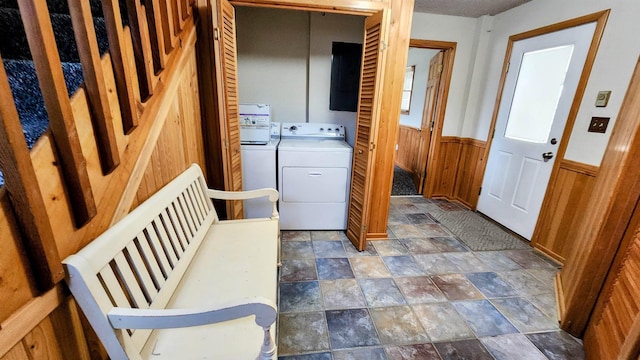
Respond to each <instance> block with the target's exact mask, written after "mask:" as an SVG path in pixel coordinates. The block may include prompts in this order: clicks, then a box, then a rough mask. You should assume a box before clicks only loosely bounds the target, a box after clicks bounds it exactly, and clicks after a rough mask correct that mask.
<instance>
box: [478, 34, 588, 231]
mask: <svg viewBox="0 0 640 360" xmlns="http://www.w3.org/2000/svg"><path fill="white" fill-rule="evenodd" d="M595 27H596V23H595V22H593V23H588V24H584V25H580V26H576V27H572V28H568V29H564V30H559V31H555V32H552V33H548V34H544V35H539V36H536V37H532V38H528V39H523V40H520V41H517V42H515V43H513V48H512V52H511V58H510V60H509V70H508V73H507V75H506V78H505V82H504V89H503V95H502V98H501V100H500V105H499V106H500V107H499V110H498V117H497V120H496V125H495V130H494V133H493V140H492V143H491V149H490V150H489V158H488V161H487V168H486V170H485V175H484V179H483V182H482V192H481V194H480V198H479V200H478V211H480V212H482V213H484V214H486V215H487V216H489V217H491V218H492V219H494V220H495V221H497V222H499V223H500V224H502V225H504V226H506V227H507V228H509V229H511V230H512V231H514V232H515V233H517V234H519V235H521V236H523V237H524V238H526V239H528V240H530V239H531V236H532V234H533V230H534V229H535V225H536V222H537V220H538V215H539V213H540V208H541V207H542V202H543V199H544V195H545V193H546V189H547V185H548V183H549V178H550V176H551V171H552V169H553V163H554V161H555V160H556V157H555V153H556V152H557V149H558V148H559V145H560V141H561V140H563V139H562V134H563V131H564V127H565V124H566V122H567V118H568V116H569V111H570V109H571V105H572V103H573V99H574V95H575V92H576V89H577V86H578V82H579V81H580V76H581V74H582V70H583V67H584V63H585V60H586V58H587V53H588V51H589V47H590V45H591V40H592V38H593V34H594V31H595ZM564 140H568V139H564ZM543 154H546V155H547V156H545V155H543ZM550 156H552V157H550ZM545 157H546V158H545Z"/></svg>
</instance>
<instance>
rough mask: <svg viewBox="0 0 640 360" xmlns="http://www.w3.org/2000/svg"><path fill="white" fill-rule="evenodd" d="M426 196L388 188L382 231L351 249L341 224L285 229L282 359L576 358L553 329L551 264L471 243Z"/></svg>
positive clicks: (445, 206)
mask: <svg viewBox="0 0 640 360" xmlns="http://www.w3.org/2000/svg"><path fill="white" fill-rule="evenodd" d="M434 206H437V207H438V209H439V210H440V211H442V210H444V211H467V210H465V209H463V208H461V207H459V206H457V205H456V204H452V203H448V202H443V201H437V200H427V199H424V198H422V197H392V198H391V211H390V214H389V236H390V237H391V238H392V239H390V240H379V241H371V242H369V244H368V247H367V249H366V250H365V251H364V252H358V251H356V250H355V248H354V247H353V245H352V244H351V243H350V242H349V240H348V239H347V238H346V236H345V234H344V233H342V232H338V231H283V232H282V268H281V270H280V283H279V311H280V315H279V320H278V321H279V325H278V330H279V334H278V353H279V356H280V359H289V360H292V359H300V360H302V359H305V360H320V359H322V360H324V359H333V360H341V359H362V360H370V359H371V360H376V359H390V360H391V359H394V360H395V359H445V360H448V359H499V360H501V359H522V360H525V359H583V358H584V353H583V349H582V344H581V342H580V341H579V340H577V339H575V338H573V337H571V336H570V335H568V334H567V333H565V332H563V331H561V330H560V329H559V328H558V320H557V314H556V304H555V294H554V285H553V276H554V274H555V273H556V272H557V271H558V267H557V265H556V264H555V263H553V262H552V261H550V260H547V259H546V258H545V257H544V256H542V255H540V254H538V253H536V252H535V251H534V250H533V249H531V250H504V251H482V252H472V251H470V250H469V249H468V248H467V247H466V246H465V245H464V244H463V243H462V242H460V241H459V240H457V239H456V238H455V236H453V235H452V233H451V232H450V231H449V230H448V229H446V228H444V227H443V226H441V225H440V224H438V223H437V221H435V220H434V219H433V218H432V217H431V216H430V215H429V212H428V211H429V208H433V207H434Z"/></svg>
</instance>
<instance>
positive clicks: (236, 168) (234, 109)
mask: <svg viewBox="0 0 640 360" xmlns="http://www.w3.org/2000/svg"><path fill="white" fill-rule="evenodd" d="M218 14H219V17H220V18H219V20H218V21H219V26H220V48H221V49H220V50H221V51H220V54H221V56H220V57H221V61H222V79H223V80H222V81H223V94H224V103H223V104H222V106H223V108H224V112H225V118H224V119H221V120H220V121H224V122H225V127H226V138H227V139H226V140H227V141H226V146H225V147H224V149H225V150H226V154H224V156H226V158H227V164H228V166H227V167H226V168H225V171H226V174H225V182H226V189H225V190H230V191H240V190H242V164H241V159H240V119H239V114H238V66H237V65H238V62H237V51H236V17H235V9H234V8H233V6H232V5H231V4H230V3H229V1H227V0H220V11H219V12H218ZM242 213H243V210H242V201H229V202H228V205H227V214H228V217H229V218H231V219H241V218H242V217H243V216H242Z"/></svg>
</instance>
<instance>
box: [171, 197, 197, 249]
mask: <svg viewBox="0 0 640 360" xmlns="http://www.w3.org/2000/svg"><path fill="white" fill-rule="evenodd" d="M171 210H172V211H173V212H175V214H176V217H177V219H178V223H177V224H176V226H179V229H181V230H182V232H183V233H184V236H185V238H186V240H187V244H189V243H191V238H192V237H193V232H191V229H190V228H189V224H188V223H187V220H186V219H185V216H184V211H182V207H181V206H180V203H179V202H178V199H175V200H174V201H173V203H172V207H171Z"/></svg>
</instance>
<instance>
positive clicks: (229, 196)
mask: <svg viewBox="0 0 640 360" xmlns="http://www.w3.org/2000/svg"><path fill="white" fill-rule="evenodd" d="M207 196H209V197H210V198H212V199H219V200H248V199H255V198H259V197H263V196H267V197H269V201H271V203H272V204H273V211H272V213H271V218H272V219H277V218H279V215H278V208H277V207H276V202H277V201H278V198H279V197H280V195H279V194H278V190H276V189H272V188H264V189H257V190H247V191H223V190H214V189H207Z"/></svg>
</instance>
